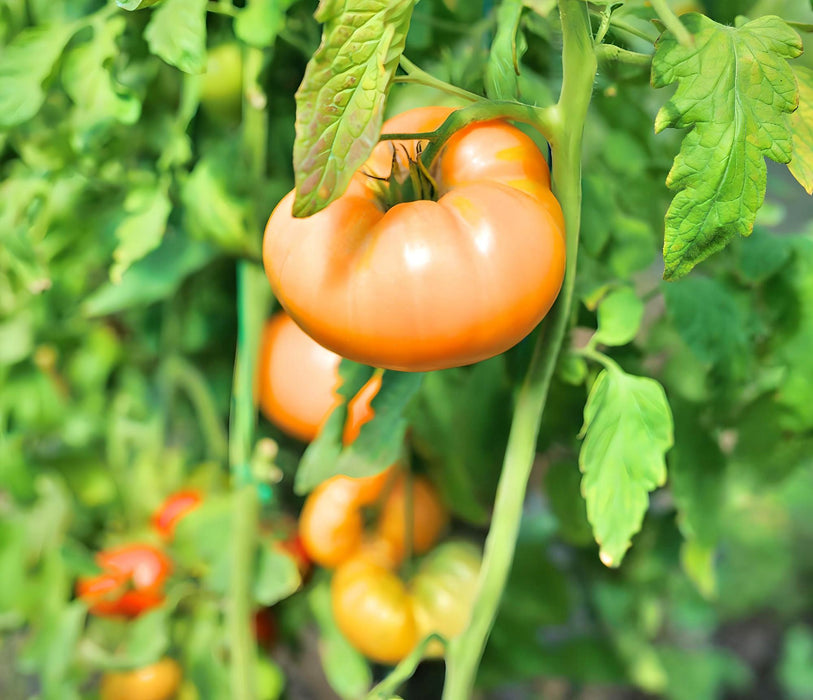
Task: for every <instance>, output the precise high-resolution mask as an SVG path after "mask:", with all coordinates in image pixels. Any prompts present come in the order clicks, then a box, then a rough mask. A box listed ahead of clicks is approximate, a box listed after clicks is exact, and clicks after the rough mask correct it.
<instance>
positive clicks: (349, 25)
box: [293, 0, 416, 216]
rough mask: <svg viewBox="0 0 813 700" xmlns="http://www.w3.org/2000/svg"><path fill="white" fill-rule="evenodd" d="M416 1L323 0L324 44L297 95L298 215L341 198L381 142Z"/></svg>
mask: <svg viewBox="0 0 813 700" xmlns="http://www.w3.org/2000/svg"><path fill="white" fill-rule="evenodd" d="M415 1H416V0H322V2H320V4H319V8H318V9H317V11H316V19H317V20H318V21H319V22H322V23H323V24H324V25H325V26H324V30H323V33H322V44H321V46H320V47H319V49H318V50H317V52H316V53H315V54H314V55H313V58H312V59H311V60H310V61H309V62H308V65H307V68H306V69H305V77H304V79H303V80H302V84H301V85H300V87H299V90H297V93H296V107H297V109H296V142H295V143H294V172H295V173H296V200H295V201H294V208H293V211H294V216H310V215H311V214H315V213H316V212H317V211H320V210H322V209H324V208H325V207H326V206H327V205H328V204H330V202H332V201H333V200H335V199H336V198H338V197H340V196H341V195H342V194H343V193H344V191H345V189H347V186H348V185H349V184H350V180H351V179H352V177H353V175H354V174H355V172H356V170H358V169H359V168H360V167H361V166H362V165H363V163H364V161H365V160H367V158H368V156H369V155H370V153H372V150H373V147H374V146H375V144H376V143H377V142H378V137H379V134H380V132H381V124H382V122H383V118H384V101H385V98H386V95H387V91H388V89H389V85H390V82H391V80H392V77H393V75H394V74H395V69H396V68H397V66H398V60H399V58H400V56H401V52H402V51H403V49H404V42H405V41H406V35H407V31H408V29H409V20H410V17H411V15H412V9H413V7H414V5H415Z"/></svg>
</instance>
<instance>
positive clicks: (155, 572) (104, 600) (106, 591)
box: [76, 544, 172, 617]
mask: <svg viewBox="0 0 813 700" xmlns="http://www.w3.org/2000/svg"><path fill="white" fill-rule="evenodd" d="M96 562H97V564H98V565H99V566H100V567H101V568H102V570H103V572H102V573H101V574H99V575H98V576H92V577H82V578H80V579H79V580H78V581H77V583H76V593H77V595H78V596H79V598H80V599H82V600H84V601H85V602H86V603H88V605H89V607H90V612H92V613H93V614H95V615H100V616H103V617H109V616H124V617H137V616H138V615H140V614H141V613H143V612H146V611H148V610H151V609H153V608H155V607H158V606H159V605H161V604H162V603H163V602H164V584H165V582H166V580H167V578H168V577H169V574H170V572H171V570H172V563H171V561H170V560H169V558H168V557H167V556H166V555H165V554H164V553H163V552H162V551H161V550H160V549H157V548H156V547H153V546H151V545H148V544H129V545H124V546H122V547H116V548H112V549H106V550H102V551H100V552H98V553H97V554H96Z"/></svg>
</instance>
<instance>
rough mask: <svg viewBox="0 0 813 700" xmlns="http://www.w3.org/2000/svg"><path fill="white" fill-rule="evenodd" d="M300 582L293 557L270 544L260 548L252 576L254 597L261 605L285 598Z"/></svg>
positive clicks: (272, 603) (271, 603)
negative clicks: (254, 572) (255, 569)
mask: <svg viewBox="0 0 813 700" xmlns="http://www.w3.org/2000/svg"><path fill="white" fill-rule="evenodd" d="M301 583H302V579H301V578H300V576H299V570H298V569H297V566H296V562H295V561H294V560H293V557H291V556H289V555H287V554H285V553H284V552H281V551H279V550H277V549H276V548H275V547H273V546H272V545H270V544H265V545H264V546H263V547H261V548H260V558H259V562H258V564H257V572H256V574H255V577H254V599H255V600H256V601H257V602H258V603H260V604H261V605H274V604H275V603H278V602H279V601H281V600H282V599H283V598H287V597H288V596H289V595H291V594H292V593H293V592H294V591H296V589H297V588H299V586H300V585H301Z"/></svg>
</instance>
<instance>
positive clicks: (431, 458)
mask: <svg viewBox="0 0 813 700" xmlns="http://www.w3.org/2000/svg"><path fill="white" fill-rule="evenodd" d="M510 405H511V393H510V387H509V384H508V381H507V376H506V369H505V360H504V358H503V357H502V356H499V357H495V358H493V359H491V360H487V361H486V362H479V363H477V364H476V365H474V366H473V367H470V368H457V369H450V370H443V371H441V372H429V373H427V374H426V376H425V377H424V381H423V385H422V386H421V389H420V391H419V392H418V395H417V398H416V400H415V402H414V403H413V404H412V406H411V407H410V410H409V424H410V428H411V440H412V442H413V444H414V446H415V450H416V452H417V453H418V454H420V456H421V457H422V458H423V459H424V460H426V462H427V463H428V465H429V466H430V469H431V471H432V474H433V476H434V477H435V483H436V484H437V485H438V487H439V489H440V491H441V494H442V495H443V500H444V502H446V503H448V504H449V506H450V508H451V509H452V510H453V512H454V514H455V515H457V516H458V517H460V518H462V519H464V520H468V521H469V522H472V523H485V522H486V521H487V520H488V518H489V514H490V512H491V505H492V502H493V500H494V491H495V489H496V486H497V480H498V478H499V474H500V469H501V467H502V458H503V453H504V451H505V444H506V441H507V439H508V429H509V425H510V419H511V412H510V410H507V407H509V406H510Z"/></svg>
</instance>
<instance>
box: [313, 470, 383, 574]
mask: <svg viewBox="0 0 813 700" xmlns="http://www.w3.org/2000/svg"><path fill="white" fill-rule="evenodd" d="M391 469H392V468H390V469H386V470H384V471H383V472H382V473H381V474H377V475H375V476H371V477H365V478H363V479H351V478H350V477H347V476H335V477H333V478H331V479H328V480H327V481H325V482H323V483H321V484H319V486H317V487H316V489H314V490H313V491H312V492H311V494H310V495H309V496H308V498H307V500H306V501H305V505H304V506H303V508H302V512H301V513H300V515H299V535H300V537H301V538H302V545H303V547H304V548H305V551H306V552H307V554H308V556H309V557H310V558H311V559H312V560H313V561H314V562H316V563H317V564H319V565H321V566H324V567H327V568H333V567H336V566H338V565H339V564H340V563H341V562H343V561H345V560H346V559H348V558H349V557H350V556H352V555H353V554H354V553H355V552H356V550H357V549H358V548H359V546H360V545H361V543H362V540H363V537H364V520H363V518H362V514H361V509H362V507H363V506H365V505H369V504H370V503H373V502H374V501H375V500H376V499H377V498H378V496H379V494H380V493H381V490H382V489H383V488H384V486H385V485H386V483H387V479H388V478H389V474H390V470H391Z"/></svg>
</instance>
